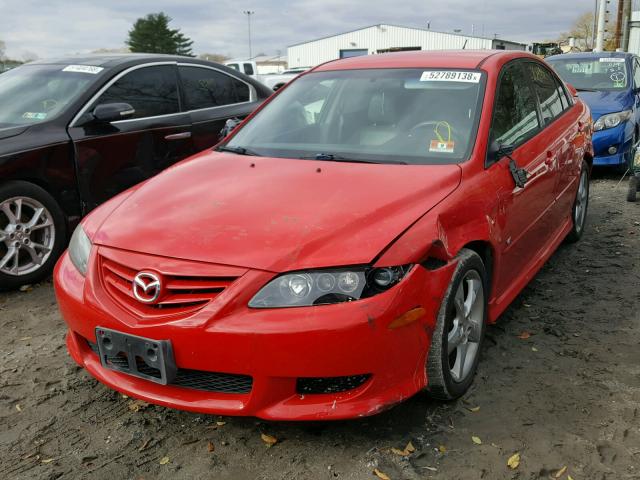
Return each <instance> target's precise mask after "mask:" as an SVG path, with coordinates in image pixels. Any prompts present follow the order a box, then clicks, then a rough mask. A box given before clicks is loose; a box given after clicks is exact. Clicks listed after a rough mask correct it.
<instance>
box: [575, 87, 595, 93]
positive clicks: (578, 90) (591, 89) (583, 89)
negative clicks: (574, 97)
mask: <svg viewBox="0 0 640 480" xmlns="http://www.w3.org/2000/svg"><path fill="white" fill-rule="evenodd" d="M576 91H577V92H597V91H598V90H596V89H595V88H576Z"/></svg>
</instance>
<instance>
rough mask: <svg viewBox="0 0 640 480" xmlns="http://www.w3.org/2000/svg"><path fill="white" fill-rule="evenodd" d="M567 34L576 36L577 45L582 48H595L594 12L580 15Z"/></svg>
mask: <svg viewBox="0 0 640 480" xmlns="http://www.w3.org/2000/svg"><path fill="white" fill-rule="evenodd" d="M567 36H569V37H574V38H575V39H576V47H578V48H580V49H581V50H591V49H593V12H587V13H583V14H582V15H580V16H579V17H578V18H577V19H576V21H575V23H574V24H573V27H572V29H571V31H570V32H569V33H568V34H567ZM564 40H566V38H565V39H564Z"/></svg>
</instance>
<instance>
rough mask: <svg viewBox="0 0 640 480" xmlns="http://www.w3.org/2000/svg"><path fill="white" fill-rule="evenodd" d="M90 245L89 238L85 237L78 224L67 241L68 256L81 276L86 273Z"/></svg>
mask: <svg viewBox="0 0 640 480" xmlns="http://www.w3.org/2000/svg"><path fill="white" fill-rule="evenodd" d="M91 246H92V245H91V240H89V237H87V234H86V233H85V232H84V229H83V228H82V225H78V226H77V227H76V229H75V231H74V232H73V235H71V241H70V242H69V258H71V263H73V264H74V265H75V266H76V268H77V269H78V271H79V272H80V273H81V274H82V275H83V276H84V275H86V274H87V262H88V261H89V254H90V253H91Z"/></svg>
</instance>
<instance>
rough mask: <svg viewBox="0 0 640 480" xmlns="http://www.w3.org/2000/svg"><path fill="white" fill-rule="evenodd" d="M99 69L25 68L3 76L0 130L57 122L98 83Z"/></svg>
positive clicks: (56, 66)
mask: <svg viewBox="0 0 640 480" xmlns="http://www.w3.org/2000/svg"><path fill="white" fill-rule="evenodd" d="M73 67H76V68H73ZM96 68H99V67H89V71H87V67H84V66H81V65H76V66H74V65H24V66H21V67H18V68H14V69H13V70H9V71H8V72H5V73H3V74H0V106H2V108H0V128H3V127H11V126H16V125H32V124H34V123H40V122H43V121H45V120H51V119H53V118H55V117H56V116H58V115H59V114H60V113H62V112H63V111H64V110H65V109H66V107H67V106H68V105H69V104H70V103H71V102H72V101H73V100H75V99H76V98H77V97H78V95H80V93H81V92H82V91H84V89H85V88H86V87H87V85H88V84H90V83H91V82H92V81H93V80H94V79H95V76H96V75H95V74H92V73H90V72H96V70H95V69H96ZM99 70H102V69H99Z"/></svg>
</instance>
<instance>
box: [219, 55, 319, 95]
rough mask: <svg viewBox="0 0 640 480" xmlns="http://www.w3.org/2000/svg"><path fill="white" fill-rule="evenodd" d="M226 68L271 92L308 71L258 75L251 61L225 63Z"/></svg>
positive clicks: (303, 69)
mask: <svg viewBox="0 0 640 480" xmlns="http://www.w3.org/2000/svg"><path fill="white" fill-rule="evenodd" d="M225 65H226V66H227V67H231V68H233V69H235V70H238V71H239V72H242V73H244V74H245V75H248V76H250V77H253V78H255V79H256V80H258V81H259V82H261V83H263V84H265V85H266V86H267V87H269V88H270V89H272V90H273V91H276V90H278V89H279V88H280V87H283V86H284V85H286V84H287V83H288V82H289V81H291V80H293V79H294V78H296V77H297V76H298V75H300V74H301V73H302V72H304V71H306V70H308V68H306V67H299V68H292V69H289V70H285V71H284V72H282V73H263V74H260V73H258V66H257V65H256V62H254V61H253V60H232V61H230V62H227V63H225Z"/></svg>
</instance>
